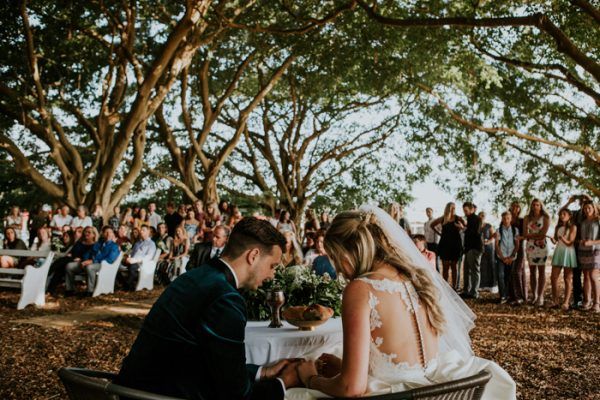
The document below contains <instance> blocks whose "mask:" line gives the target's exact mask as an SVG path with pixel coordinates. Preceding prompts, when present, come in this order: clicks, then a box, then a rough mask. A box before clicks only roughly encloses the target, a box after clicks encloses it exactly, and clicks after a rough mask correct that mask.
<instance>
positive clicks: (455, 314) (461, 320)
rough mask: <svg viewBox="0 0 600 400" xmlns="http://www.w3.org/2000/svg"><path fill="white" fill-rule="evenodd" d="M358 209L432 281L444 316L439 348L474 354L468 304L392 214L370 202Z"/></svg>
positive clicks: (464, 354) (472, 314) (444, 350)
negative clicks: (430, 262)
mask: <svg viewBox="0 0 600 400" xmlns="http://www.w3.org/2000/svg"><path fill="white" fill-rule="evenodd" d="M360 210H361V211H364V212H367V213H372V214H373V215H374V216H375V218H376V219H377V224H378V225H379V227H380V228H381V229H382V230H383V232H384V233H385V234H386V236H387V237H388V240H389V241H390V243H391V245H392V246H394V247H395V248H396V249H397V250H398V251H399V252H401V253H403V254H406V255H407V256H408V257H409V258H410V259H411V260H412V261H413V263H414V264H415V266H416V267H417V268H422V269H424V270H425V271H426V272H427V273H428V274H429V276H431V279H432V281H433V284H434V285H435V286H436V288H437V290H438V293H439V304H440V307H441V310H442V313H443V315H444V318H445V319H446V325H445V328H444V333H443V334H442V336H441V337H440V342H439V346H440V348H439V350H440V351H441V352H448V351H452V350H456V351H458V352H459V353H460V354H461V355H462V356H464V357H469V356H472V355H473V350H472V348H471V339H470V337H469V331H470V330H471V329H473V327H474V326H475V314H474V313H473V311H471V309H470V308H469V306H467V305H466V304H465V302H464V301H463V300H462V299H461V298H460V297H459V296H458V295H457V294H456V292H455V291H454V289H452V287H451V286H450V285H449V284H448V283H447V282H446V281H445V280H444V279H443V278H442V276H441V275H440V274H439V273H437V272H436V271H435V270H434V269H432V267H431V265H430V264H429V263H428V261H427V260H426V259H425V257H423V255H422V254H421V252H420V251H419V250H418V249H417V247H416V246H415V244H414V243H413V241H412V239H411V238H410V236H408V234H407V233H406V232H405V231H404V229H402V228H401V227H400V225H398V223H397V222H396V221H394V220H393V219H392V217H391V216H390V215H389V214H388V213H386V212H385V211H383V210H382V209H381V208H379V207H376V206H373V205H362V206H361V207H360Z"/></svg>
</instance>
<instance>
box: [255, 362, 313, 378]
mask: <svg viewBox="0 0 600 400" xmlns="http://www.w3.org/2000/svg"><path fill="white" fill-rule="evenodd" d="M303 360H304V359H302V358H286V359H283V360H280V361H278V362H276V363H275V364H273V365H270V366H268V367H262V370H261V371H260V379H273V378H277V377H278V375H279V374H281V373H282V371H283V369H284V368H285V367H287V366H288V365H289V364H294V367H295V364H296V363H298V362H299V361H303Z"/></svg>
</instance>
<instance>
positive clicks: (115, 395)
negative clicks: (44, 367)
mask: <svg viewBox="0 0 600 400" xmlns="http://www.w3.org/2000/svg"><path fill="white" fill-rule="evenodd" d="M58 376H59V377H60V380H61V381H62V383H63V385H64V386H65V389H67V394H68V395H69V399H71V400H119V399H120V398H127V399H133V400H182V399H179V398H175V397H169V396H163V395H160V394H154V393H149V392H145V391H143V390H137V389H131V388H128V387H125V386H121V385H117V384H114V383H112V381H113V380H114V379H115V378H116V376H117V374H114V373H112V372H103V371H92V370H89V369H83V368H61V369H60V370H59V371H58Z"/></svg>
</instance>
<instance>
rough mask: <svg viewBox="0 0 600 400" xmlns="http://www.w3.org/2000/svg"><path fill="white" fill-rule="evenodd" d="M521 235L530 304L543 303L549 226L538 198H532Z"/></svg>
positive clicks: (539, 304) (540, 304)
mask: <svg viewBox="0 0 600 400" xmlns="http://www.w3.org/2000/svg"><path fill="white" fill-rule="evenodd" d="M523 225H524V226H525V228H524V229H525V232H523V237H524V238H525V239H526V240H527V247H526V252H527V261H528V262H529V282H530V287H531V293H532V294H533V297H532V299H531V304H535V305H536V306H540V307H541V306H543V305H544V288H545V287H546V260H547V259H548V245H547V243H546V234H547V233H548V228H549V227H550V216H549V215H548V213H547V212H546V210H545V209H544V205H543V204H542V202H541V201H540V200H539V199H533V201H532V202H531V205H530V207H529V214H528V215H527V216H526V217H525V220H524V223H523Z"/></svg>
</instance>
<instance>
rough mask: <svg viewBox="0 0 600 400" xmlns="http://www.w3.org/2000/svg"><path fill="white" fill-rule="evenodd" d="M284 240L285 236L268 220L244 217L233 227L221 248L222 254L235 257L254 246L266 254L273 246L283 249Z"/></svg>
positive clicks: (269, 252)
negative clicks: (223, 246)
mask: <svg viewBox="0 0 600 400" xmlns="http://www.w3.org/2000/svg"><path fill="white" fill-rule="evenodd" d="M285 242H286V240H285V236H283V235H282V234H281V232H279V231H278V230H277V229H275V227H273V225H271V223H270V222H268V221H265V220H261V219H258V218H255V217H246V218H243V219H242V220H241V221H240V222H238V223H237V224H235V226H234V227H233V230H232V231H231V234H230V235H229V241H228V242H227V245H225V249H223V256H226V257H229V258H232V259H235V258H238V257H239V256H240V255H242V254H243V253H244V252H245V251H246V250H249V249H251V248H254V247H258V248H260V249H261V250H262V251H264V252H265V253H268V254H271V252H272V249H273V246H279V247H280V248H281V251H285Z"/></svg>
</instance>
